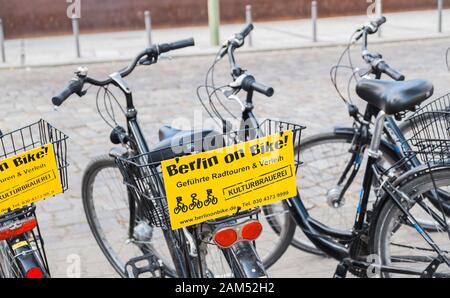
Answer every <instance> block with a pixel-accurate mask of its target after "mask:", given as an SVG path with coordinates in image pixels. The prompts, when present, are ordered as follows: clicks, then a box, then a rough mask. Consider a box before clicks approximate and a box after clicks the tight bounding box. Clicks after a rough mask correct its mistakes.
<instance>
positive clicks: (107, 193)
mask: <svg viewBox="0 0 450 298" xmlns="http://www.w3.org/2000/svg"><path fill="white" fill-rule="evenodd" d="M82 197H83V206H84V210H85V213H86V217H87V221H88V223H89V227H90V228H91V231H92V234H93V236H94V238H95V240H96V241H97V243H98V245H99V247H100V249H101V250H102V252H103V254H104V255H105V257H106V258H107V260H108V261H109V263H110V264H111V265H112V267H113V268H114V270H115V271H116V272H117V273H118V274H119V275H120V276H121V277H128V274H127V272H126V268H125V267H126V264H127V262H128V261H129V260H131V259H133V258H137V257H142V256H144V255H148V254H153V255H155V256H156V257H157V258H158V259H159V260H161V261H163V264H164V267H165V272H166V274H167V275H168V276H172V277H173V276H176V273H175V269H174V265H173V262H172V260H171V257H170V256H171V255H170V250H169V249H168V246H167V244H166V240H165V237H164V233H163V231H162V230H161V229H159V228H156V227H153V226H151V225H150V224H149V223H148V221H147V220H146V219H145V218H134V222H133V226H134V231H133V237H132V238H133V239H130V237H129V227H130V213H131V212H132V211H130V206H129V197H128V192H127V187H126V186H125V185H124V183H123V178H122V175H121V173H120V170H119V169H118V167H117V165H116V163H115V161H114V159H113V158H112V157H109V156H107V155H104V156H100V157H97V158H95V159H94V160H93V161H92V162H91V163H90V164H89V165H88V167H87V169H86V171H85V173H84V176H83V182H82Z"/></svg>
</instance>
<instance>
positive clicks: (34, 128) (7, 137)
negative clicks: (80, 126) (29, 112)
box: [0, 119, 68, 191]
mask: <svg viewBox="0 0 450 298" xmlns="http://www.w3.org/2000/svg"><path fill="white" fill-rule="evenodd" d="M67 139H68V137H67V136H66V135H65V134H64V133H63V132H61V131H59V130H58V129H56V128H55V127H53V126H52V125H51V124H49V123H48V122H46V121H44V120H42V119H41V120H39V121H38V122H35V123H33V124H30V125H27V126H24V127H22V128H19V129H17V130H14V131H12V132H9V133H6V134H3V135H1V133H0V161H1V160H2V159H5V158H9V157H12V156H15V155H17V154H20V153H23V152H26V151H29V150H31V149H35V148H39V147H42V146H44V145H47V144H53V149H54V152H55V156H56V163H57V165H58V171H59V177H60V179H61V186H62V189H63V191H66V190H67V188H68V176H67V167H68V163H67V145H66V140H67Z"/></svg>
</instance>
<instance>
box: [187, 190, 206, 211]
mask: <svg viewBox="0 0 450 298" xmlns="http://www.w3.org/2000/svg"><path fill="white" fill-rule="evenodd" d="M191 198H192V203H191V204H190V205H189V209H190V210H194V209H195V208H198V209H201V208H202V207H203V202H202V201H200V200H199V199H197V194H196V193H193V194H191Z"/></svg>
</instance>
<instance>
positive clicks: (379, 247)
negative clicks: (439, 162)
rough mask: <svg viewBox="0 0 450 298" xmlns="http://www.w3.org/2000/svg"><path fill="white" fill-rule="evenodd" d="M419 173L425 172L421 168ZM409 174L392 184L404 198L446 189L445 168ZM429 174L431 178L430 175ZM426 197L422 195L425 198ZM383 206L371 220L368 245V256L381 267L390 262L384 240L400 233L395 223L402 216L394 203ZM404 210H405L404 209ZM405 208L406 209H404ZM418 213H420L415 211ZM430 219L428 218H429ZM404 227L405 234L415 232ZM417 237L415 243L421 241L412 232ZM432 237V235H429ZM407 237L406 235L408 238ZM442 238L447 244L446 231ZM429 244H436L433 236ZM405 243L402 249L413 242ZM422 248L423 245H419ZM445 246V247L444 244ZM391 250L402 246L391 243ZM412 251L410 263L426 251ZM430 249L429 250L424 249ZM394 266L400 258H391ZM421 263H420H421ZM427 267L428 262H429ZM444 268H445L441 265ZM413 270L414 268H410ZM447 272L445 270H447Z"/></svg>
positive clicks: (448, 178) (449, 183) (448, 173)
mask: <svg viewBox="0 0 450 298" xmlns="http://www.w3.org/2000/svg"><path fill="white" fill-rule="evenodd" d="M423 169H426V168H425V167H424V168H423ZM409 173H410V174H408V173H407V174H405V175H404V176H402V177H401V178H399V180H398V181H396V184H397V186H396V187H397V188H398V189H399V190H400V191H402V192H403V193H405V194H406V195H409V196H413V197H415V196H418V195H420V194H425V193H427V192H429V191H432V190H434V189H435V187H438V188H441V187H443V186H450V171H449V167H448V166H447V167H438V168H433V169H432V170H431V171H428V170H427V169H426V170H423V171H416V170H412V171H411V172H409ZM430 173H431V175H430ZM425 196H426V195H425ZM384 202H385V203H384V205H383V206H381V210H380V212H379V213H378V216H377V218H375V219H374V223H373V224H374V231H373V241H372V242H371V252H372V254H373V255H374V256H376V257H377V261H378V262H379V263H380V264H381V265H390V263H391V260H389V259H390V258H391V256H392V255H391V254H392V252H391V251H388V247H387V245H388V244H387V242H388V240H390V239H391V238H392V237H394V236H395V233H398V232H399V231H403V230H400V229H401V226H399V224H401V222H399V221H398V220H399V217H400V215H401V214H402V213H401V211H400V208H399V207H398V205H397V204H396V203H395V202H394V200H392V199H387V200H385V201H384ZM414 206H417V204H414V205H413V206H412V207H410V212H411V209H412V208H413V207H414ZM405 207H406V206H405ZM408 207H409V206H408ZM419 210H420V209H419ZM430 216H431V215H430ZM394 220H397V221H395V222H393V221H394ZM394 223H396V224H395V228H394V229H395V232H394V231H393V230H391V229H392V227H393V225H394ZM405 226H406V227H407V228H408V230H411V231H415V229H414V228H413V227H412V226H411V225H410V224H407V223H406V224H405ZM415 232H416V233H417V234H416V235H417V237H418V239H421V240H422V238H421V237H422V236H420V234H419V232H417V231H415ZM400 233H404V232H400ZM435 233H437V231H434V234H435ZM432 235H433V234H432ZM406 236H407V235H404V234H402V238H406ZM408 236H409V235H408ZM445 237H446V238H447V239H446V240H447V242H446V243H448V235H447V231H445ZM433 238H434V239H433V240H436V239H437V237H435V235H433ZM405 241H408V242H407V243H406V245H403V247H404V248H408V247H407V246H413V245H414V244H415V242H414V241H413V240H412V239H408V240H405ZM423 244H424V245H426V244H425V242H424V243H423ZM435 244H437V241H435ZM447 245H448V244H447ZM392 246H395V247H400V248H401V247H402V244H398V243H395V244H393V245H392ZM413 249H414V251H413V252H414V254H413V257H411V258H412V259H414V258H415V259H420V256H418V252H420V251H423V252H425V251H426V249H427V248H425V249H424V248H421V249H418V248H417V247H416V248H413ZM428 249H430V248H428ZM401 256H402V257H404V258H407V256H406V255H405V254H404V253H403V252H402V253H401ZM426 258H429V256H426ZM394 259H395V261H394V262H397V263H398V262H400V260H401V259H400V258H398V259H396V257H395V255H394ZM422 262H424V261H422ZM406 263H412V261H411V259H408V261H407V262H406ZM430 263H431V261H430ZM428 265H429V263H428V264H427V263H426V264H425V266H424V267H423V268H421V269H420V270H423V271H426V270H427V266H428ZM443 266H445V264H444V265H443ZM414 269H416V268H414ZM447 272H448V270H447ZM379 274H380V275H381V276H382V277H391V273H380V272H379ZM446 274H447V275H448V276H449V275H450V273H446Z"/></svg>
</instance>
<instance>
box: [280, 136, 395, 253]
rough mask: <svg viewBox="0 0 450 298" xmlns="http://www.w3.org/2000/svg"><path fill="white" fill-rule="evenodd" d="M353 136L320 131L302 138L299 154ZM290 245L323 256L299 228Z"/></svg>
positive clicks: (387, 150) (387, 153) (384, 149)
mask: <svg viewBox="0 0 450 298" xmlns="http://www.w3.org/2000/svg"><path fill="white" fill-rule="evenodd" d="M353 137H354V133H352V132H350V131H349V132H346V133H339V132H335V131H333V132H328V133H320V134H317V135H314V136H311V137H308V138H305V139H304V141H303V142H302V143H301V144H300V154H301V156H302V154H304V153H305V152H307V150H312V151H314V150H313V149H312V148H314V147H317V146H319V145H320V146H322V145H323V144H327V143H328V144H331V143H336V142H344V143H345V144H348V145H350V144H351V142H352V140H353ZM295 150H296V151H298V150H299V147H298V145H297V146H296V147H295ZM380 150H381V151H382V152H383V156H386V155H388V156H389V157H390V159H393V158H394V157H393V156H392V152H391V150H389V149H388V148H386V146H381V147H380ZM300 160H301V161H302V162H305V160H303V158H302V157H300ZM307 166H308V164H307V162H305V164H303V165H302V166H300V169H299V173H302V171H304V169H305V167H307ZM360 172H361V173H363V170H362V169H360ZM336 180H337V178H336ZM300 183H302V182H301V181H300ZM299 191H300V195H301V196H302V187H301V184H300V185H299ZM302 197H303V196H302ZM330 208H331V207H330ZM355 210H356V209H355ZM271 228H272V229H274V231H275V232H277V233H278V232H279V231H278V230H277V229H276V227H275V225H271ZM349 228H350V227H349ZM299 233H300V234H299ZM303 237H304V238H303ZM292 245H293V246H294V247H295V248H297V249H299V250H301V251H304V252H307V253H310V254H315V255H321V256H325V255H324V253H323V252H322V251H321V250H319V249H317V248H316V247H315V246H314V245H313V244H312V243H311V242H310V241H309V240H308V239H307V237H306V236H305V235H303V233H302V232H301V230H300V229H298V230H297V231H294V235H293V238H292Z"/></svg>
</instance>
